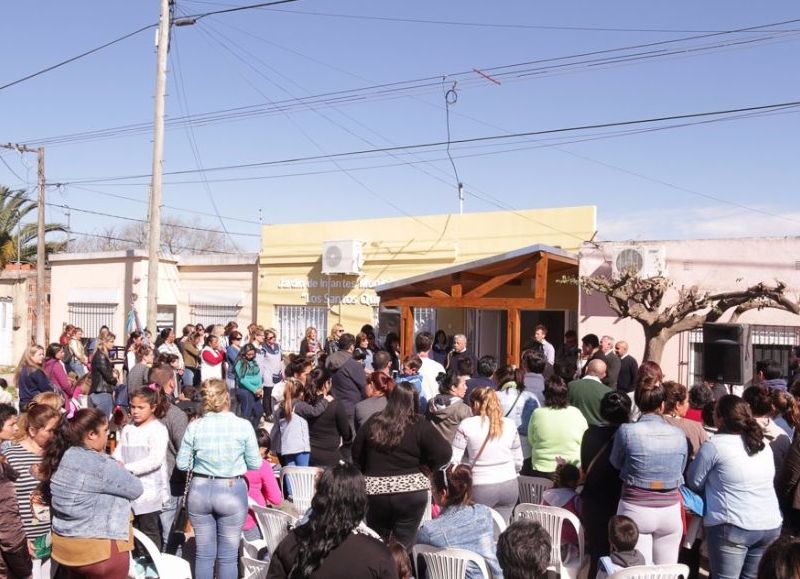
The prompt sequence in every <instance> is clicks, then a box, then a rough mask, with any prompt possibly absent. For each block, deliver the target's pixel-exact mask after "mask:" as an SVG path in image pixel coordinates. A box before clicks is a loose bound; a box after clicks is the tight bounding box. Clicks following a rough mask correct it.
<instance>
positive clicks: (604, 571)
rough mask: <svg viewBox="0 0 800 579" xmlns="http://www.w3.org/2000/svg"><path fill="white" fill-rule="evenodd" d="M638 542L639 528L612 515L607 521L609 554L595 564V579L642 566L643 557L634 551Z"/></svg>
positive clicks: (628, 520) (621, 516) (629, 519)
mask: <svg viewBox="0 0 800 579" xmlns="http://www.w3.org/2000/svg"><path fill="white" fill-rule="evenodd" d="M638 540H639V527H637V526H636V522H635V521H634V520H633V519H631V518H630V517H626V516H625V515H614V516H613V517H611V519H610V520H609V521H608V542H609V546H610V547H611V552H610V553H609V555H608V556H607V557H600V561H599V563H598V564H597V579H606V577H610V576H611V575H613V574H614V573H616V572H617V571H621V570H622V569H627V568H628V567H635V566H637V565H644V564H645V561H644V555H642V554H641V553H640V552H639V551H637V550H636V542H637V541H638Z"/></svg>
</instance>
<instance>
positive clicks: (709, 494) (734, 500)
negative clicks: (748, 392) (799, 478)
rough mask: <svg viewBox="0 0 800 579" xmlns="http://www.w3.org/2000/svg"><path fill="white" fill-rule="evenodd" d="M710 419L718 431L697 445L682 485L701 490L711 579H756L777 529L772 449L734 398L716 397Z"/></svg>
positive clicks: (778, 516)
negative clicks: (698, 446) (717, 398)
mask: <svg viewBox="0 0 800 579" xmlns="http://www.w3.org/2000/svg"><path fill="white" fill-rule="evenodd" d="M714 420H715V422H716V425H717V429H718V430H717V434H715V435H714V436H713V437H711V440H709V441H708V442H707V443H705V444H704V445H703V446H701V447H700V451H699V452H698V453H697V458H695V459H694V462H692V464H691V465H690V466H689V471H688V473H687V477H686V484H687V485H688V486H689V487H690V488H691V489H692V490H694V491H696V492H698V493H704V494H705V499H706V514H705V517H704V519H703V523H704V525H705V531H706V540H707V541H708V557H709V560H710V562H711V572H712V573H713V575H714V577H715V579H728V578H729V577H730V578H735V577H743V578H744V579H755V577H756V576H757V574H758V564H759V562H760V561H761V557H762V555H763V554H764V551H766V549H767V547H769V546H770V545H771V544H772V542H773V541H775V539H777V538H778V536H780V533H781V512H780V509H779V508H778V499H777V497H776V496H775V490H774V488H773V486H772V485H773V478H774V476H775V465H774V463H773V461H772V450H770V447H769V445H767V444H766V443H765V442H764V430H763V429H762V428H761V426H759V424H758V422H756V419H755V418H753V414H752V412H751V410H750V407H749V406H748V405H747V402H745V401H744V400H742V399H741V398H739V397H738V396H734V395H732V394H728V395H725V396H723V397H722V398H720V399H719V401H718V402H717V406H716V409H715V411H714Z"/></svg>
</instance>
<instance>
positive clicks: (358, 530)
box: [267, 464, 397, 579]
mask: <svg viewBox="0 0 800 579" xmlns="http://www.w3.org/2000/svg"><path fill="white" fill-rule="evenodd" d="M366 508H367V496H366V493H365V488H364V477H363V476H362V475H361V473H360V472H358V469H357V468H356V467H355V466H353V465H351V464H347V465H345V464H339V465H336V466H334V467H332V468H329V469H327V470H326V471H325V472H323V473H322V476H320V478H319V481H318V482H317V491H316V493H315V494H314V498H313V499H311V510H310V511H309V514H308V516H307V518H306V519H305V520H304V522H302V523H301V524H300V525H298V526H297V527H295V528H294V529H293V530H292V531H290V532H289V534H288V535H287V536H286V538H285V539H284V540H283V541H281V544H280V545H278V548H277V549H276V550H275V553H274V554H273V556H272V559H271V561H270V564H269V571H268V573H267V577H268V579H284V578H285V579H308V578H310V577H312V576H313V577H314V579H338V578H340V577H348V578H349V579H396V578H397V568H396V567H395V564H394V559H393V558H392V554H391V552H390V551H389V548H388V547H386V545H384V544H383V543H382V542H381V541H380V540H379V539H377V538H376V537H374V536H372V533H371V532H370V531H369V529H365V528H364V527H363V525H362V524H361V521H362V520H363V519H364V512H365V511H366Z"/></svg>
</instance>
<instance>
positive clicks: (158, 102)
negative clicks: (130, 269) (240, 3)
mask: <svg viewBox="0 0 800 579" xmlns="http://www.w3.org/2000/svg"><path fill="white" fill-rule="evenodd" d="M171 10H172V0H161V18H160V19H159V21H158V56H157V58H156V94H155V113H154V119H153V171H152V173H153V177H152V181H151V182H150V212H149V217H150V233H149V236H148V241H149V243H148V261H147V327H148V328H149V329H150V331H152V332H153V333H155V332H157V331H158V330H157V326H156V319H157V316H158V266H159V253H160V251H159V250H160V246H161V178H162V171H163V167H162V163H163V156H164V101H165V99H166V88H167V54H168V52H169V29H170V25H171V20H172V14H171Z"/></svg>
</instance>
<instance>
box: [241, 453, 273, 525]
mask: <svg viewBox="0 0 800 579" xmlns="http://www.w3.org/2000/svg"><path fill="white" fill-rule="evenodd" d="M244 476H245V478H246V479H247V496H248V497H250V498H251V499H253V500H254V501H255V502H256V503H258V504H259V505H261V506H262V507H265V506H267V503H269V504H271V505H277V504H280V503H281V502H282V501H283V495H282V494H281V489H280V487H278V481H277V480H276V479H275V473H273V472H272V465H271V464H270V462H269V461H268V460H265V461H264V462H262V463H261V468H260V469H258V470H248V471H247V472H246V473H244ZM255 526H256V519H255V517H254V516H253V511H252V510H250V509H247V518H245V520H244V526H243V527H242V529H243V530H245V531H249V530H250V529H252V528H253V527H255Z"/></svg>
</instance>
